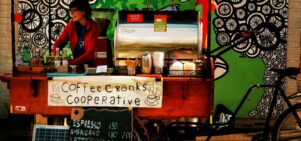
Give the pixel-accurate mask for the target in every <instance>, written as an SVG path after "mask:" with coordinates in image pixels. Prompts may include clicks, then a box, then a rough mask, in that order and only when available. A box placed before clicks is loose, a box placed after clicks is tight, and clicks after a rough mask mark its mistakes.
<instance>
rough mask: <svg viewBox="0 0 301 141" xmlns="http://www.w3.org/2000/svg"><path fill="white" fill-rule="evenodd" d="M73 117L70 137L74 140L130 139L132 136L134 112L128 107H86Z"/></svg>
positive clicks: (114, 140) (123, 140)
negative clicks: (78, 116) (76, 116)
mask: <svg viewBox="0 0 301 141" xmlns="http://www.w3.org/2000/svg"><path fill="white" fill-rule="evenodd" d="M72 112H73V113H72V114H75V115H80V116H81V118H79V119H76V120H75V119H74V118H73V119H72V122H71V125H70V137H71V139H72V141H129V140H130V139H131V137H132V125H133V116H132V115H133V113H132V111H129V110H128V109H127V108H103V109H95V108H88V109H84V110H83V113H81V112H80V111H78V110H72Z"/></svg>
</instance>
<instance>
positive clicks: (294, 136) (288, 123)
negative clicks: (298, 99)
mask: <svg viewBox="0 0 301 141" xmlns="http://www.w3.org/2000/svg"><path fill="white" fill-rule="evenodd" d="M294 111H295V112H296V113H297V115H298V118H299V120H300V118H301V104H297V105H294V106H293V107H291V108H289V109H287V110H285V111H284V112H283V113H282V114H281V115H280V117H279V118H278V119H277V121H276V124H275V127H274V131H273V133H272V139H273V141H283V140H285V141H300V140H301V126H300V125H299V124H298V123H297V120H296V118H295V116H294V115H293V112H294Z"/></svg>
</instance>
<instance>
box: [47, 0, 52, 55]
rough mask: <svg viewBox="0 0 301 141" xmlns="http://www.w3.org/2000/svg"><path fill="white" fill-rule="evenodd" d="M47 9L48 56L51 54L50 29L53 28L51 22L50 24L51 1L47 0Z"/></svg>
mask: <svg viewBox="0 0 301 141" xmlns="http://www.w3.org/2000/svg"><path fill="white" fill-rule="evenodd" d="M48 8H49V13H48V16H49V20H48V24H49V26H48V27H49V28H48V34H49V39H48V44H49V46H48V51H49V55H51V54H52V51H51V28H52V26H53V24H52V22H51V1H50V0H49V3H48Z"/></svg>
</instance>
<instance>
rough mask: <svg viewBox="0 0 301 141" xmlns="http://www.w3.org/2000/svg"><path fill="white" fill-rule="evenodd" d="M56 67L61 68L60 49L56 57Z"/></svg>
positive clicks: (57, 49)
mask: <svg viewBox="0 0 301 141" xmlns="http://www.w3.org/2000/svg"><path fill="white" fill-rule="evenodd" d="M54 58H55V59H54V66H56V67H57V66H61V57H60V49H59V48H56V52H55V57H54Z"/></svg>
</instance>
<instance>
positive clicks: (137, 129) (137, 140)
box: [132, 117, 150, 141]
mask: <svg viewBox="0 0 301 141" xmlns="http://www.w3.org/2000/svg"><path fill="white" fill-rule="evenodd" d="M134 123H135V124H134V134H133V138H132V139H133V141H150V140H149V138H148V133H147V130H146V128H145V127H144V125H143V123H142V122H141V121H140V119H139V118H138V117H135V121H134Z"/></svg>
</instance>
